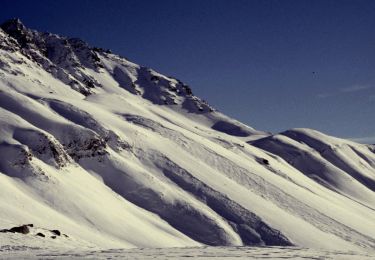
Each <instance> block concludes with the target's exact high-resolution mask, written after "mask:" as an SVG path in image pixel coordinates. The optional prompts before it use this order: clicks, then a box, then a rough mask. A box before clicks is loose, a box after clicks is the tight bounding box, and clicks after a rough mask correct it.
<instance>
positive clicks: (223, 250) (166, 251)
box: [0, 247, 375, 260]
mask: <svg viewBox="0 0 375 260" xmlns="http://www.w3.org/2000/svg"><path fill="white" fill-rule="evenodd" d="M0 252H1V256H0V258H1V259H41V258H43V259H132V260H136V259H227V260H230V259H236V260H237V259H322V260H323V259H334V260H340V259H347V260H352V259H361V260H366V259H368V260H370V259H375V254H372V253H365V252H356V251H328V250H317V249H309V248H299V247H185V248H135V249H108V250H99V251H95V250H94V251H80V250H78V249H77V250H69V251H61V250H52V251H51V250H48V249H43V248H28V247H19V248H18V247H15V248H7V247H0Z"/></svg>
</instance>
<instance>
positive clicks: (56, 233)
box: [50, 229, 61, 236]
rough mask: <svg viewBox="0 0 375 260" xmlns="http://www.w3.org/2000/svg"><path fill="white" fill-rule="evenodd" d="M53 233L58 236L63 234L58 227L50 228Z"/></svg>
mask: <svg viewBox="0 0 375 260" xmlns="http://www.w3.org/2000/svg"><path fill="white" fill-rule="evenodd" d="M50 231H51V232H52V233H53V234H55V235H56V236H61V232H60V231H59V230H57V229H54V230H50Z"/></svg>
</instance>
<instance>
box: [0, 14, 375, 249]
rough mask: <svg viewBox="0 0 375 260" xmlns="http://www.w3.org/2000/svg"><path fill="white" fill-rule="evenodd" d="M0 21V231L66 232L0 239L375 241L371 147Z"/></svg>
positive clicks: (131, 243) (159, 243) (335, 244)
mask: <svg viewBox="0 0 375 260" xmlns="http://www.w3.org/2000/svg"><path fill="white" fill-rule="evenodd" d="M0 27H1V30H0V57H1V59H0V127H1V128H0V131H1V135H0V153H1V154H2V158H1V159H0V178H1V181H2V189H1V191H0V209H1V210H0V228H4V229H6V228H10V227H9V225H14V226H16V225H20V224H22V223H29V222H30V223H34V224H35V225H36V226H37V227H40V228H44V229H45V228H48V229H56V228H58V229H59V230H62V231H63V232H64V233H66V234H68V236H69V237H68V238H66V239H64V240H63V239H58V240H53V241H52V240H51V239H49V240H48V239H47V238H46V239H44V240H43V238H41V237H36V236H32V235H17V234H16V235H14V234H7V233H6V234H0V242H2V243H4V244H7V243H11V242H10V241H13V242H12V243H19V244H22V243H29V244H30V245H34V246H35V245H37V246H41V245H44V246H45V245H48V246H52V247H58V248H70V247H74V246H77V245H79V246H81V247H84V248H90V247H92V248H114V247H125V248H129V247H170V246H199V245H216V246H218V245H224V246H242V245H258V246H259V245H260V246H264V245H267V246H271V245H277V246H292V245H294V246H303V247H313V248H326V249H343V248H344V249H348V248H349V249H351V250H369V251H372V250H375V231H374V230H375V217H374V215H375V214H374V209H375V194H374V189H375V153H374V150H373V147H372V146H370V145H362V144H357V143H355V142H352V141H348V140H343V139H338V138H334V137H330V136H327V135H325V134H322V133H319V132H317V131H315V130H311V129H292V130H288V131H285V132H283V133H280V134H270V133H266V132H263V131H258V130H256V129H253V128H251V127H249V126H247V125H244V124H242V123H240V122H238V121H236V120H234V119H231V118H229V117H227V116H226V115H224V114H222V113H220V112H218V111H217V110H215V109H214V108H212V107H211V106H210V105H208V104H207V103H206V102H205V101H203V100H201V99H200V98H199V97H196V96H195V95H194V94H193V92H192V90H191V89H190V87H189V86H187V85H186V84H184V83H183V82H181V81H179V80H177V79H174V78H172V77H167V76H164V75H162V74H160V73H158V72H156V71H154V70H152V69H148V68H145V67H142V66H139V65H137V64H135V63H132V62H130V61H128V60H126V59H125V58H122V57H120V56H117V55H115V54H112V53H111V52H110V51H107V50H105V49H101V48H97V47H90V46H89V45H88V44H87V43H85V42H83V41H82V40H79V39H76V38H74V39H70V38H66V37H61V36H58V35H56V34H50V33H39V32H37V31H33V30H30V29H28V28H26V27H25V26H24V25H23V24H22V22H21V21H20V20H19V19H12V20H10V21H8V22H5V23H3V24H2V25H1V26H0ZM21 209H22V211H21ZM14 241H16V242H14Z"/></svg>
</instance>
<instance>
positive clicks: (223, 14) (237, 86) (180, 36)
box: [0, 0, 375, 143]
mask: <svg viewBox="0 0 375 260" xmlns="http://www.w3.org/2000/svg"><path fill="white" fill-rule="evenodd" d="M374 13H375V1H367V0H366V1H365V0H358V1H348V0H342V1H330V0H328V1H319V0H318V1H313V0H311V1H310V0H309V1H308V0H302V1H297V0H295V1H291V0H289V1H288V0H287V1H278V0H270V1H255V0H253V1H245V0H238V1H229V0H228V1H225V0H217V1H213V0H207V1H198V0H191V1H184V0H182V1H172V0H164V1H136V0H126V1H119V0H112V1H99V0H93V1H87V0H82V1H71V0H67V1H61V0H56V1H47V0H40V1H35V2H34V1H33V2H31V1H21V0H2V1H1V10H0V21H5V20H6V19H9V18H13V17H19V18H20V19H21V20H22V21H23V22H24V24H25V25H26V26H27V27H29V28H32V29H36V30H39V31H49V32H52V33H56V34H59V35H65V36H69V37H79V38H82V39H83V40H85V41H87V42H88V43H89V44H91V45H94V46H99V47H103V48H110V49H112V50H113V51H114V52H115V53H118V54H120V55H123V56H125V57H128V58H129V59H130V60H131V61H133V62H135V63H138V64H141V65H145V66H148V67H151V68H153V69H155V70H157V71H160V72H161V73H163V74H166V75H171V76H174V77H177V78H179V79H181V80H182V81H184V82H186V83H188V84H189V85H190V86H191V87H192V89H193V91H194V93H195V94H196V95H198V96H200V97H202V98H204V99H206V100H207V101H208V102H209V103H210V104H211V105H213V106H214V107H216V108H218V109H219V110H220V111H222V112H224V113H226V114H228V115H230V116H232V117H234V118H236V119H238V120H240V121H242V122H244V123H246V124H248V125H250V126H252V127H254V128H256V129H259V130H265V131H271V132H280V131H283V130H286V129H290V128H297V127H306V128H313V129H317V130H319V131H322V132H325V133H327V134H331V135H335V136H338V137H344V138H353V139H355V140H367V141H366V142H370V143H375V138H372V137H373V136H375V120H373V119H372V118H373V115H374V112H375V109H374V107H375V102H374V101H375V51H374V49H375V29H374V28H375V16H374V15H373V14H374ZM364 138H367V139H364Z"/></svg>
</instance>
